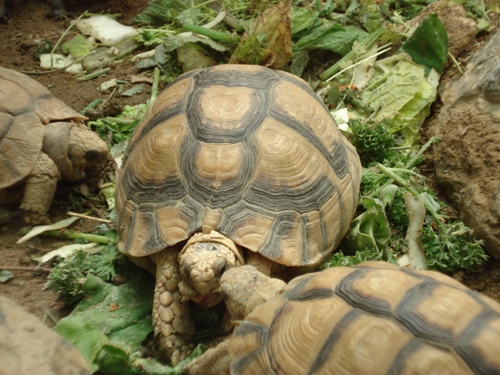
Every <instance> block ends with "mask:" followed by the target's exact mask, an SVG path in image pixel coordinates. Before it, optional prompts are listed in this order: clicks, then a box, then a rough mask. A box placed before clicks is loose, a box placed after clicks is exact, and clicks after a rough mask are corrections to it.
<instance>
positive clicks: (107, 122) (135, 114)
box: [88, 104, 147, 145]
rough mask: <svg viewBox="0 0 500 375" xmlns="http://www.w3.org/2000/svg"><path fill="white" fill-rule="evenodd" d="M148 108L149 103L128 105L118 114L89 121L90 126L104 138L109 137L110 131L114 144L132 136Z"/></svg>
mask: <svg viewBox="0 0 500 375" xmlns="http://www.w3.org/2000/svg"><path fill="white" fill-rule="evenodd" d="M146 108H147V104H138V105H136V106H129V105H126V106H125V107H124V108H123V112H122V113H121V114H119V115H118V116H115V117H105V118H101V119H98V120H96V121H89V122H88V126H90V127H91V128H92V129H94V130H95V131H96V133H97V134H99V135H100V136H101V137H102V138H107V136H108V133H111V144H112V145H114V144H116V143H120V142H122V141H126V140H128V139H129V138H130V136H131V135H132V132H133V131H134V129H135V127H136V125H137V124H138V123H139V121H140V120H141V119H142V117H143V116H144V113H145V112H146Z"/></svg>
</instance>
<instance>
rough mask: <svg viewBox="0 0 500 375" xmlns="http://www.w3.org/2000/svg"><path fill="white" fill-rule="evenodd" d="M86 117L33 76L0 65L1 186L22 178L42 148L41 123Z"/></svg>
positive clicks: (33, 163) (42, 129)
mask: <svg viewBox="0 0 500 375" xmlns="http://www.w3.org/2000/svg"><path fill="white" fill-rule="evenodd" d="M71 119H73V120H85V119H86V117H85V116H82V115H81V114H79V113H78V112H76V111H74V110H73V109H71V108H70V107H68V106H67V105H66V104H64V103H63V102H61V101H60V100H58V99H56V98H55V97H54V96H52V94H51V93H50V91H49V90H47V89H46V88H45V87H44V86H43V85H42V84H40V83H38V82H37V81H35V80H34V79H32V78H30V77H28V76H27V75H24V74H22V73H19V72H16V71H14V70H11V69H7V68H3V67H0V189H3V188H7V187H9V186H12V185H14V184H15V183H17V182H19V181H21V180H22V179H24V178H25V177H26V176H27V175H28V174H29V173H30V172H31V170H32V169H33V167H34V166H35V162H36V161H37V159H38V156H39V155H40V152H41V150H42V143H43V137H44V134H45V128H44V125H47V124H49V123H51V122H57V121H64V120H71Z"/></svg>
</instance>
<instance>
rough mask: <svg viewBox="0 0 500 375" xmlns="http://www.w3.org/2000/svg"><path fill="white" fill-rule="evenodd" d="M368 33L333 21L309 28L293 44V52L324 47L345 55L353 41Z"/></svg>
mask: <svg viewBox="0 0 500 375" xmlns="http://www.w3.org/2000/svg"><path fill="white" fill-rule="evenodd" d="M366 35H368V34H367V33H366V31H363V30H361V29H360V28H358V27H356V26H346V27H343V26H342V25H340V24H337V23H334V24H330V25H321V26H318V27H316V28H314V29H313V30H311V31H310V32H309V33H308V34H307V35H306V36H304V37H303V38H301V39H300V40H299V41H297V42H296V43H295V44H294V45H293V50H294V52H295V53H298V52H300V51H304V50H311V49H325V50H330V51H333V52H336V53H338V54H340V55H346V54H347V53H349V51H350V50H351V47H352V44H353V43H354V41H356V40H359V39H360V38H363V37H365V36H366Z"/></svg>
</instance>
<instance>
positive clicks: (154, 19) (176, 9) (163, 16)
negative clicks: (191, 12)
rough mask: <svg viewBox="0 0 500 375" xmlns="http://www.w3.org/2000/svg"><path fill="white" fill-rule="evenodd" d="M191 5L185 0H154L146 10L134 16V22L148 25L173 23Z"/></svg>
mask: <svg viewBox="0 0 500 375" xmlns="http://www.w3.org/2000/svg"><path fill="white" fill-rule="evenodd" d="M189 5H190V3H189V2H187V1H183V0H168V1H164V0H152V1H150V2H149V4H148V7H147V8H146V9H145V10H144V12H142V13H140V14H139V15H137V16H136V17H135V18H134V22H136V23H143V24H146V25H164V24H167V23H171V22H173V21H174V20H175V19H176V18H177V17H179V15H180V14H181V13H182V12H183V11H185V10H187V9H188V7H189Z"/></svg>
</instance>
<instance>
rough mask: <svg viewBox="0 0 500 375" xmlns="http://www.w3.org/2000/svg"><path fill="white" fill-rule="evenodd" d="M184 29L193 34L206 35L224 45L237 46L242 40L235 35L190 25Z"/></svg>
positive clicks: (186, 25)
mask: <svg viewBox="0 0 500 375" xmlns="http://www.w3.org/2000/svg"><path fill="white" fill-rule="evenodd" d="M184 28H185V29H186V30H188V31H191V32H193V33H196V34H200V35H204V36H206V37H208V38H210V39H213V40H216V41H218V42H222V43H231V44H236V43H238V41H239V40H240V38H239V37H238V36H235V35H233V34H229V33H224V32H220V31H214V30H210V29H207V28H206V27H203V26H198V25H193V24H190V23H187V24H185V25H184Z"/></svg>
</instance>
